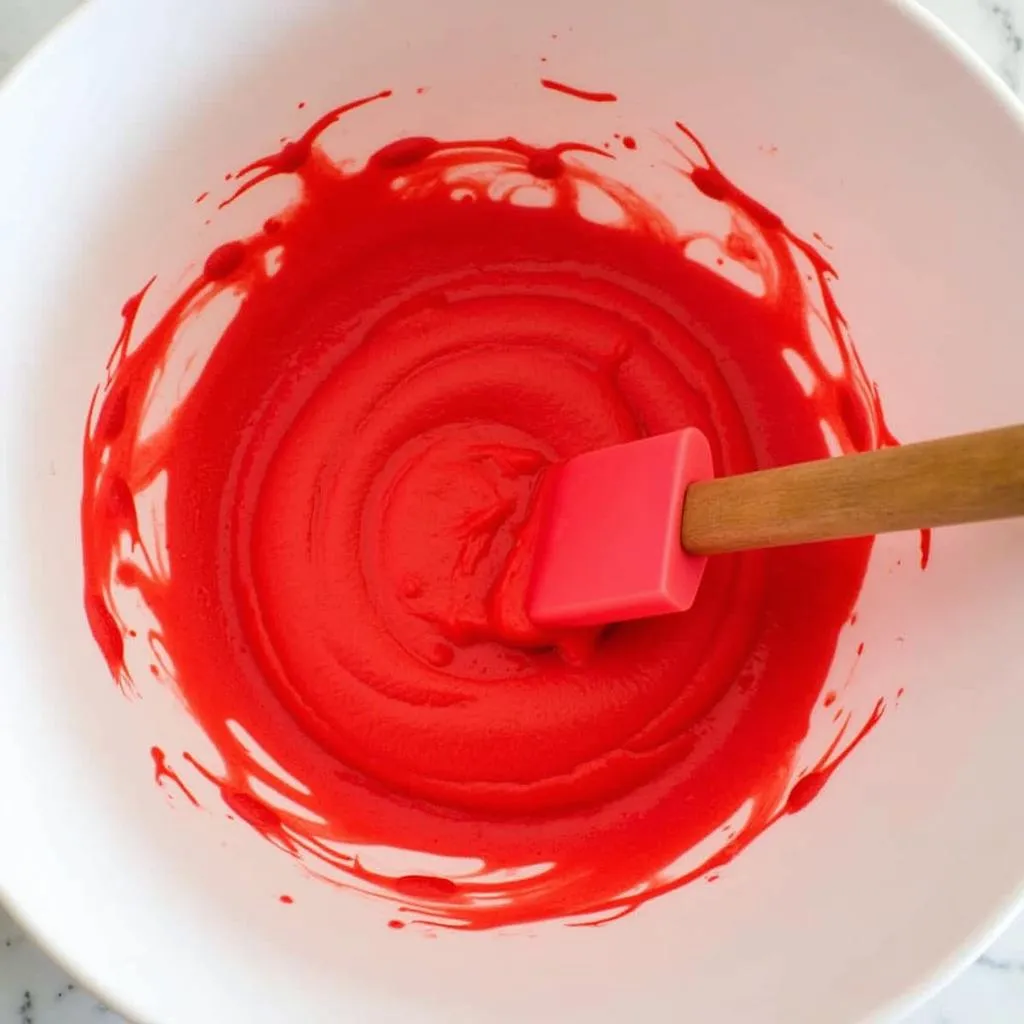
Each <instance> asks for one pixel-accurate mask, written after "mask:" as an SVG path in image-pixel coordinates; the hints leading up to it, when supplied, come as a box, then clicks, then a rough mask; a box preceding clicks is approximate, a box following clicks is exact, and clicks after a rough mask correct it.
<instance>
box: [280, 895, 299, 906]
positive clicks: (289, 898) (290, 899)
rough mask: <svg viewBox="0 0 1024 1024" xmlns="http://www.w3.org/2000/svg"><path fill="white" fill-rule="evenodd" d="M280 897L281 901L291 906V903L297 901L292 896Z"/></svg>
mask: <svg viewBox="0 0 1024 1024" xmlns="http://www.w3.org/2000/svg"><path fill="white" fill-rule="evenodd" d="M278 899H279V900H280V902H281V903H284V904H286V905H288V906H291V904H293V903H294V902H295V900H293V899H292V898H291V896H279V897H278Z"/></svg>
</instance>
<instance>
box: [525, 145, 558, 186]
mask: <svg viewBox="0 0 1024 1024" xmlns="http://www.w3.org/2000/svg"><path fill="white" fill-rule="evenodd" d="M527 170H529V172H530V173H531V174H532V175H533V176H534V177H535V178H544V179H545V180H547V181H551V180H553V179H555V178H559V177H561V176H562V173H563V171H564V170H565V164H564V163H563V162H562V155H561V153H559V152H558V151H557V150H554V149H539V150H537V152H536V153H534V154H533V155H532V156H531V157H530V159H529V162H528V163H527Z"/></svg>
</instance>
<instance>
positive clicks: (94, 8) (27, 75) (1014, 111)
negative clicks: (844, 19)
mask: <svg viewBox="0 0 1024 1024" xmlns="http://www.w3.org/2000/svg"><path fill="white" fill-rule="evenodd" d="M117 2H118V0H77V6H75V7H74V8H72V9H71V10H70V11H68V12H66V13H65V14H63V15H62V16H61V17H60V18H59V19H58V20H57V21H56V22H55V23H54V25H53V26H52V28H51V29H50V30H49V31H48V32H47V33H46V34H45V35H44V36H43V37H42V38H41V39H39V40H38V41H37V42H36V43H34V44H33V45H32V46H31V47H30V48H29V49H28V50H27V51H26V52H25V53H24V54H23V55H22V56H21V57H20V58H19V59H18V60H17V61H16V62H15V64H14V65H13V66H12V67H11V68H10V70H9V71H8V72H7V74H6V75H5V76H4V77H3V78H2V79H0V119H2V117H3V114H4V107H5V106H7V105H8V104H10V103H14V102H17V94H18V93H19V91H20V90H21V89H23V88H24V89H27V88H30V87H31V85H32V78H33V76H34V75H36V74H39V73H42V71H43V69H44V68H45V66H46V65H47V63H48V62H50V60H51V58H52V57H53V56H54V55H56V54H57V53H58V51H59V49H60V47H62V46H63V45H65V43H66V41H67V40H69V39H71V38H72V37H73V36H74V34H75V33H76V32H77V31H78V30H79V27H80V26H81V25H82V24H83V23H85V22H86V21H87V20H88V19H90V18H95V17H98V16H99V12H100V10H101V9H103V10H109V9H110V8H111V7H112V6H113V5H114V4H116V3H117ZM875 3H876V4H877V5H878V6H880V7H888V8H889V9H891V10H893V11H894V12H895V13H896V14H897V15H898V16H900V17H903V18H905V19H907V20H908V21H909V22H911V23H912V24H914V25H916V26H917V27H918V29H920V31H921V33H922V34H923V35H925V36H927V37H929V38H930V39H931V40H932V41H933V42H934V43H935V44H937V45H938V46H939V47H941V48H943V49H945V50H946V51H947V52H948V53H949V54H950V55H952V56H953V58H954V59H955V60H957V61H958V62H959V63H960V64H961V65H962V66H963V67H964V68H965V69H966V70H967V71H969V72H970V73H971V76H972V77H973V78H974V79H975V80H976V81H977V82H978V84H979V85H980V86H981V87H982V88H983V90H984V91H985V92H986V93H987V94H988V95H989V96H990V97H991V99H992V100H993V101H994V102H995V103H997V104H998V105H999V106H1000V107H1001V108H1002V110H1003V111H1004V112H1005V113H1006V114H1008V115H1009V117H1010V119H1011V121H1012V122H1013V123H1015V125H1016V127H1017V129H1018V130H1019V131H1021V133H1024V99H1022V98H1021V97H1018V96H1017V94H1016V93H1015V92H1014V91H1013V90H1012V89H1011V88H1010V86H1009V85H1008V84H1007V83H1006V82H1005V81H1004V80H1003V79H1002V78H1001V77H1000V76H999V74H998V73H997V72H996V71H995V69H994V68H993V67H992V66H991V64H989V63H988V62H987V61H986V60H985V59H984V58H983V57H982V56H981V55H980V54H979V53H978V52H977V51H976V50H975V49H974V48H973V47H972V46H970V45H969V44H968V43H967V42H966V41H965V40H964V39H963V38H962V37H961V36H960V35H958V34H957V33H956V32H955V31H954V30H953V29H952V28H950V27H949V25H948V24H947V23H946V22H945V21H943V20H942V19H941V18H940V17H939V16H938V15H937V14H934V13H933V12H932V11H930V10H929V9H928V8H927V7H925V6H924V0H875ZM0 910H3V911H5V912H6V913H7V914H8V916H9V917H10V918H11V919H12V920H13V921H14V923H15V924H16V925H17V926H18V927H20V928H21V929H22V930H23V931H24V932H25V934H26V935H27V936H28V937H29V938H30V939H31V940H32V942H33V943H34V944H35V945H36V947H37V948H38V949H39V950H41V951H42V953H43V954H44V955H45V956H46V957H47V958H48V959H49V960H51V961H52V962H53V963H54V964H56V965H57V966H58V967H59V968H60V969H61V970H63V971H65V972H66V973H67V974H69V975H71V976H72V977H73V978H74V979H75V981H76V983H77V984H79V985H80V987H81V988H82V989H83V990H85V991H86V992H87V993H89V994H90V995H91V996H92V997H93V998H95V999H97V1000H99V1001H101V1002H102V1003H103V1004H104V1006H106V1007H107V1008H109V1009H111V1010H113V1011H115V1012H116V1013H118V1014H119V1015H120V1016H122V1017H124V1018H125V1020H126V1022H127V1024H147V1022H144V1021H143V1020H142V1018H141V1017H140V1016H139V1015H138V1013H137V1012H136V1010H135V1009H134V1008H133V1007H132V1006H131V1005H129V1001H127V1000H123V999H122V998H121V997H120V996H119V995H118V993H117V992H116V991H115V990H114V989H113V988H112V987H110V985H111V983H110V982H109V981H102V980H100V979H98V978H96V977H94V976H93V975H92V974H91V973H90V972H89V971H88V969H87V968H86V967H85V966H84V965H83V964H82V963H81V962H80V958H79V957H78V956H77V955H76V954H75V953H74V952H73V951H72V950H70V949H68V948H66V947H64V946H63V945H62V944H61V943H60V942H59V940H56V939H54V938H53V935H52V930H51V929H50V928H49V927H48V926H47V925H45V924H44V923H41V922H37V921H35V920H33V915H32V912H31V911H30V910H29V909H28V908H27V907H25V906H24V905H23V903H22V902H21V900H20V899H19V898H18V896H17V895H16V894H15V893H14V892H13V891H12V890H11V889H10V887H9V886H8V885H7V883H6V882H5V880H4V879H3V878H2V877H0ZM1018 917H1022V919H1024V870H1022V873H1021V879H1020V881H1019V883H1018V885H1017V887H1016V890H1015V891H1014V892H1013V893H1012V895H1010V896H1009V897H1008V898H1007V899H1005V900H1004V901H1003V902H1002V903H1001V904H1000V905H999V906H997V907H995V908H994V909H992V910H991V911H989V912H988V913H987V914H986V915H985V916H984V917H983V919H982V921H981V923H979V925H978V926H977V927H976V928H975V930H974V932H973V933H971V934H970V935H967V936H965V937H964V939H963V940H962V941H961V943H960V944H959V945H958V946H957V948H956V949H954V950H953V952H952V953H951V954H950V955H949V956H947V957H946V958H945V959H944V960H942V961H941V962H939V963H937V964H935V966H934V967H932V968H931V969H930V970H928V971H927V972H925V973H924V974H923V975H922V976H921V977H920V978H918V980H916V981H914V982H911V983H909V984H908V985H907V987H906V989H905V990H904V991H903V992H902V993H901V994H899V995H897V996H895V997H891V998H889V999H888V1000H887V1001H886V1002H884V1003H880V1004H879V1005H878V1006H877V1007H876V1008H875V1010H874V1011H873V1013H872V1020H874V1021H876V1022H878V1024H883V1022H886V1021H888V1022H890V1024H897V1022H899V1021H901V1020H903V1019H904V1018H905V1017H906V1016H908V1015H909V1014H911V1013H913V1012H914V1011H915V1010H917V1009H920V1008H921V1007H923V1006H924V1005H925V1004H927V1003H928V1002H929V1001H930V1000H931V999H933V998H934V997H935V996H936V995H937V994H938V993H939V992H941V991H942V990H943V989H945V988H946V986H948V985H949V984H950V983H951V982H952V981H953V980H954V979H955V978H956V977H957V976H958V975H959V974H960V973H961V972H963V971H964V970H966V969H967V968H968V967H970V966H971V965H972V964H974V963H975V961H976V960H977V959H978V958H979V957H980V956H981V955H982V954H983V953H984V952H985V951H986V950H987V949H988V948H989V947H990V946H991V945H992V943H993V942H995V941H996V940H997V939H998V938H999V937H1000V936H1001V935H1002V934H1003V933H1004V932H1005V931H1006V930H1007V928H1008V927H1009V926H1010V925H1011V924H1013V923H1014V921H1015V920H1016V919H1017V918H1018ZM154 1024H156V1022H154Z"/></svg>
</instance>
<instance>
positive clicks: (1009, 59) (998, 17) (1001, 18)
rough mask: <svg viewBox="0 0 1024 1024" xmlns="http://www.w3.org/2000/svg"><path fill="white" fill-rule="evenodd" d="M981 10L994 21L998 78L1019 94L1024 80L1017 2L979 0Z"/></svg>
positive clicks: (1023, 42) (1023, 51) (1023, 61)
mask: <svg viewBox="0 0 1024 1024" xmlns="http://www.w3.org/2000/svg"><path fill="white" fill-rule="evenodd" d="M979 3H980V4H981V9H982V11H984V12H985V14H987V15H988V17H990V18H991V19H993V21H994V22H995V23H996V29H997V31H998V33H999V39H1000V46H1001V49H1002V52H1001V55H1000V57H999V60H998V62H997V64H996V71H997V72H998V73H999V76H1000V78H1002V79H1003V81H1004V82H1006V84H1007V85H1008V86H1009V87H1010V88H1011V89H1012V90H1013V91H1014V92H1015V93H1017V95H1020V94H1021V85H1022V82H1024V38H1022V36H1021V32H1020V29H1019V28H1018V24H1019V20H1018V15H1019V13H1020V12H1019V4H1017V3H1007V2H1005V0H1004V2H1000V0H979Z"/></svg>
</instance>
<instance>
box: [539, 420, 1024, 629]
mask: <svg viewBox="0 0 1024 1024" xmlns="http://www.w3.org/2000/svg"><path fill="white" fill-rule="evenodd" d="M713 476H714V473H713V467H712V459H711V451H710V448H709V446H708V442H707V439H706V438H705V436H704V435H703V434H702V433H701V432H700V431H699V430H697V429H695V428H692V427H691V428H687V429H685V430H679V431H676V432H675V433H671V434H662V435H659V436H656V437H649V438H644V439H643V440H640V441H632V442H629V443H627V444H621V445H615V446H613V447H611V448H604V449H601V450H599V451H594V452H588V453H587V454H585V455H579V456H577V457H576V458H573V459H570V460H568V461H567V462H564V463H562V464H561V465H559V466H557V467H555V468H554V469H553V470H552V473H551V477H550V479H549V480H548V483H547V493H546V495H545V496H544V504H543V507H542V510H541V513H540V514H541V515H542V516H543V517H544V518H543V520H542V523H541V532H540V540H539V543H538V547H537V551H536V555H535V559H534V565H533V569H532V576H531V581H530V590H529V598H528V606H527V612H528V614H529V616H530V618H531V619H532V620H533V621H534V622H535V623H536V624H537V625H539V626H544V627H549V626H552V627H557V626H591V625H599V624H603V623H610V622H619V621H624V620H627V619H637V618H644V617H647V616H653V615H664V614H667V613H670V612H679V611H685V610H686V609H687V608H689V607H690V605H691V604H692V603H693V600H694V598H695V597H696V594H697V589H698V587H699V586H700V580H701V575H702V573H703V570H704V565H705V562H706V558H707V556H708V555H718V554H724V553H727V552H730V551H743V550H746V549H752V548H769V547H780V546H784V545H790V544H807V543H811V542H814V541H825V540H837V539H840V538H846V537H863V536H867V535H869V534H877V533H890V532H893V531H897V530H920V529H925V528H931V527H935V526H947V525H950V524H953V523H971V522H980V521H983V520H990V519H1005V518H1009V517H1011V516H1019V515H1024V425H1021V426H1013V427H1003V428H1001V429H998V430H987V431H983V432H981V433H976V434H963V435H960V436H957V437H947V438H943V439H941V440H937V441H925V442H923V443H920V444H909V445H904V446H902V447H893V448H883V449H880V450H878V451H872V452H866V453H863V454H857V455H842V456H838V457H835V458H829V459H821V460H819V461H815V462H806V463H801V464H798V465H792V466H784V467H781V468H778V469H768V470H762V471H759V472H755V473H744V474H741V475H737V476H731V477H722V478H719V479H713Z"/></svg>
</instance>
